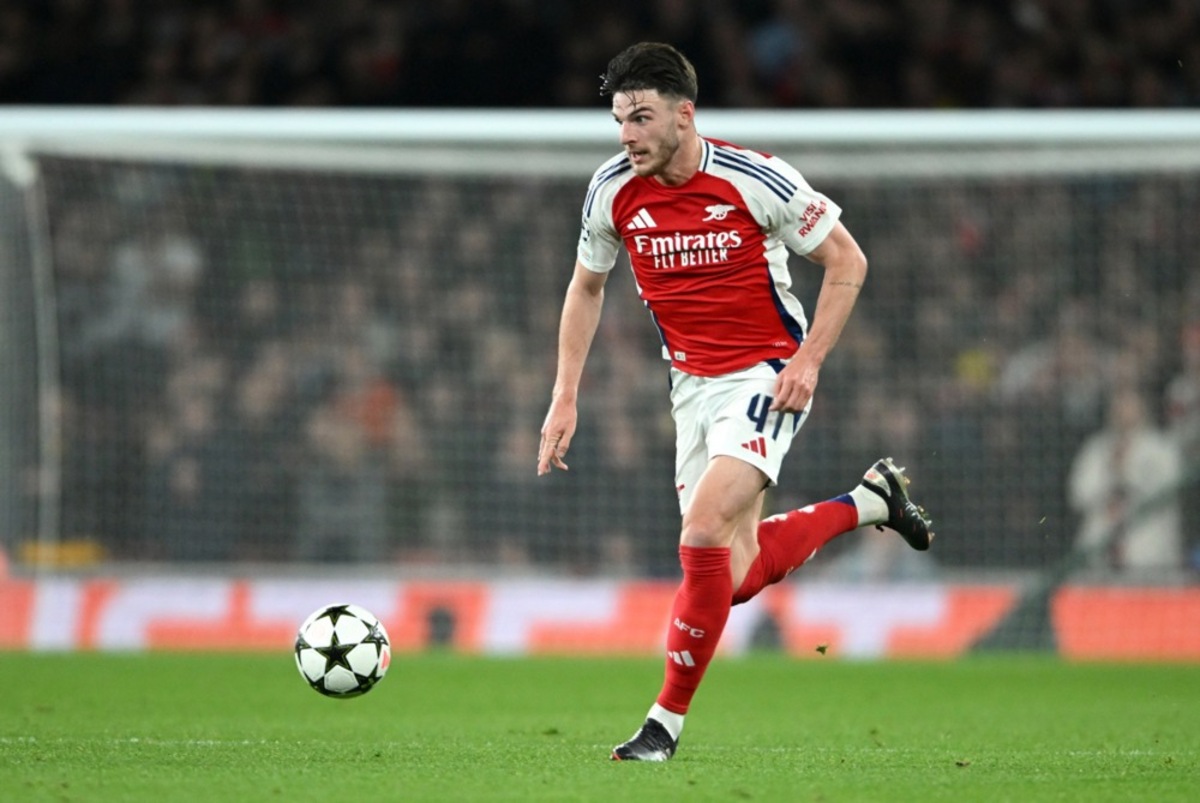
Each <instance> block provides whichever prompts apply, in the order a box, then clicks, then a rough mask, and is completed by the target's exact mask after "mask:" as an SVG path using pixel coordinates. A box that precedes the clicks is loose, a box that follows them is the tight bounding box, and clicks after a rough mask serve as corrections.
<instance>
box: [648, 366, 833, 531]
mask: <svg viewBox="0 0 1200 803" xmlns="http://www.w3.org/2000/svg"><path fill="white" fill-rule="evenodd" d="M777 365H778V366H779V368H782V364H777ZM777 375H778V371H777V370H776V368H775V366H773V365H771V364H768V363H759V364H758V365H754V366H751V367H750V368H746V369H745V370H742V371H736V372H734V373H732V374H724V375H722V376H716V377H704V376H693V375H691V374H687V373H684V372H683V371H680V370H679V369H677V368H672V369H671V415H672V417H673V418H674V419H675V490H676V492H677V493H678V494H679V511H680V513H686V512H687V510H688V507H689V506H690V505H691V501H692V493H693V492H694V491H695V488H696V484H697V483H698V482H699V481H700V476H701V475H702V474H703V473H704V470H705V469H706V468H707V467H708V463H709V461H710V460H712V459H713V458H714V457H716V456H717V455H728V456H729V457H736V458H737V459H739V460H742V461H745V462H747V463H749V464H750V465H752V466H754V467H755V468H757V469H759V470H760V471H762V473H763V474H765V475H766V477H767V482H768V484H770V485H775V484H776V483H777V482H778V480H779V467H780V466H781V465H782V464H783V458H784V455H786V454H787V453H788V449H789V448H791V445H792V438H793V437H795V435H796V433H797V432H799V431H800V427H801V425H803V424H804V420H805V419H806V418H808V412H809V410H811V409H812V401H811V400H809V403H808V406H807V407H805V408H804V410H803V411H802V412H800V413H781V412H777V411H776V412H772V411H771V409H770V408H771V402H772V401H774V395H773V394H774V393H775V377H776V376H777Z"/></svg>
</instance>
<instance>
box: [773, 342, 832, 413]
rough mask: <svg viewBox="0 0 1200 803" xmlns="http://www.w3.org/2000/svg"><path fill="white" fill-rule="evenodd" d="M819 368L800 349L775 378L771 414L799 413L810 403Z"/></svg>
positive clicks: (815, 387) (815, 386)
mask: <svg viewBox="0 0 1200 803" xmlns="http://www.w3.org/2000/svg"><path fill="white" fill-rule="evenodd" d="M820 372H821V367H820V366H819V365H818V364H817V363H815V362H813V361H812V360H809V359H807V358H806V356H805V354H804V349H803V348H801V349H800V350H799V351H798V352H797V353H796V356H795V357H793V358H792V361H791V362H789V363H788V364H787V365H785V366H784V367H783V370H782V371H780V372H779V376H777V377H776V378H775V400H774V401H773V402H771V410H772V412H776V411H779V412H784V413H799V412H802V411H803V410H804V408H805V407H807V406H808V403H809V402H810V401H812V397H813V393H815V392H816V390H817V377H818V375H819V374H820Z"/></svg>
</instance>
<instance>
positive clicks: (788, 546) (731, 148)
mask: <svg viewBox="0 0 1200 803" xmlns="http://www.w3.org/2000/svg"><path fill="white" fill-rule="evenodd" d="M601 90H602V92H603V93H604V94H606V95H611V97H612V113H613V117H614V119H615V120H616V122H617V125H618V127H619V131H620V140H621V145H622V147H623V148H624V150H623V152H622V153H621V154H619V155H618V156H616V157H614V158H612V159H610V160H609V161H608V162H606V163H605V164H604V165H603V166H601V167H600V169H599V170H597V171H596V173H595V175H594V176H593V177H592V180H591V183H590V185H589V186H588V191H587V196H586V198H585V200H584V205H583V228H582V231H581V232H580V235H579V245H578V250H577V259H576V263H575V271H574V274H573V277H572V279H571V282H570V285H569V287H568V289H567V293H566V299H565V301H564V303H563V310H562V319H561V323H560V330H559V340H558V369H557V370H558V374H557V378H556V380H555V384H554V390H553V394H552V398H551V402H550V409H549V411H548V412H547V414H546V419H545V422H544V424H543V425H542V432H541V445H540V447H539V453H538V468H537V470H538V474H539V475H542V474H546V473H549V472H550V471H551V470H552V468H558V469H562V470H566V468H567V465H566V463H565V462H564V458H565V457H566V454H567V451H568V450H569V449H570V446H571V439H572V436H573V435H574V434H575V429H576V424H577V419H578V412H577V405H576V398H577V396H578V391H579V383H580V378H581V376H582V374H583V368H584V363H585V361H586V360H587V355H588V351H589V350H590V347H591V343H592V338H593V335H594V334H595V332H596V327H597V325H598V323H599V320H600V311H601V306H602V304H603V299H604V283H605V279H606V277H607V276H608V272H609V271H610V270H611V269H612V267H613V265H614V263H615V261H616V257H617V253H618V249H619V248H620V247H621V246H622V245H624V247H625V249H626V250H627V251H628V252H629V257H630V262H631V264H632V268H633V272H634V275H635V277H636V280H637V287H638V292H639V294H640V296H641V298H642V300H643V301H644V302H645V304H646V306H647V307H648V308H649V309H650V313H651V315H652V316H653V318H654V322H655V324H656V325H657V327H658V330H659V334H660V336H661V338H662V342H663V351H664V356H665V357H666V358H667V359H669V360H670V375H671V394H670V395H671V404H672V413H673V415H674V418H675V424H676V458H675V486H676V489H677V491H678V494H679V508H680V512H681V513H682V517H683V522H682V530H681V533H680V539H679V543H680V546H679V559H680V563H681V564H682V567H683V580H682V582H681V584H680V586H679V590H678V591H677V592H676V596H675V600H674V603H673V605H672V610H671V617H670V624H669V626H668V628H667V644H666V651H667V658H666V663H665V677H664V679H663V685H662V689H661V691H660V692H659V694H658V697H657V699H656V700H655V702H654V704H653V705H651V707H650V710H649V712H648V714H647V716H646V719H645V722H644V723H643V724H642V726H641V727H640V728H639V729H638V731H637V732H636V733H635V734H634V735H633V737H631V738H630V739H629V741H627V742H625V743H623V744H620V745H618V746H617V747H615V748H614V749H613V752H612V758H613V759H614V760H622V761H624V760H633V761H665V760H667V759H669V758H670V757H671V756H672V755H674V753H675V749H676V747H677V745H678V743H679V735H680V732H681V731H682V730H683V723H684V716H685V715H686V714H687V712H688V706H689V705H690V704H691V701H692V697H693V695H694V694H695V692H696V689H697V687H698V686H699V685H700V681H701V679H702V678H703V676H704V671H705V669H706V668H707V667H708V664H709V661H711V660H712V657H713V653H714V652H715V651H716V648H717V642H718V641H719V640H720V638H721V632H722V630H723V629H724V627H725V622H726V619H727V618H728V617H729V611H730V607H731V606H732V605H735V604H738V603H741V602H745V601H746V600H748V599H750V598H752V597H753V596H754V595H755V594H757V593H758V592H759V591H761V590H762V589H763V588H764V587H766V586H768V585H770V584H772V583H777V582H779V581H780V580H782V579H783V578H784V577H785V576H787V574H788V573H789V572H791V571H792V570H793V569H795V568H796V567H797V566H799V565H801V564H802V563H804V562H805V561H807V560H808V559H809V558H810V557H812V555H813V554H814V553H815V552H816V551H817V550H818V549H819V548H820V547H821V546H823V545H824V544H826V543H827V542H828V541H830V540H831V539H832V538H834V537H836V536H838V535H840V534H842V533H844V532H848V531H850V530H853V529H855V528H857V527H859V526H861V525H867V524H875V525H887V526H888V527H891V528H892V529H894V530H895V531H897V532H898V533H899V534H900V535H901V536H903V538H904V539H905V541H907V542H908V544H909V545H910V546H912V547H913V548H914V549H920V550H924V549H928V548H929V544H930V540H931V539H932V538H933V534H932V533H931V532H930V529H929V528H930V522H929V520H928V519H927V518H926V517H925V515H924V511H923V510H921V509H920V508H918V507H917V506H916V505H914V504H913V503H912V501H911V500H910V499H909V497H908V492H907V490H906V487H905V486H906V485H907V478H905V477H904V475H903V471H904V469H902V468H898V467H897V466H896V465H895V464H894V463H893V462H892V460H891V458H884V459H882V460H879V461H878V462H876V463H875V465H874V466H872V467H871V468H870V469H869V470H868V471H867V472H866V475H865V476H864V477H863V480H862V482H861V483H859V484H858V485H857V486H856V487H855V488H854V490H852V491H850V492H849V493H847V494H843V495H842V496H839V497H837V498H835V499H831V500H828V501H825V502H821V503H819V504H815V505H810V506H808V507H805V508H803V509H800V510H793V511H791V512H788V513H785V514H782V515H778V516H773V517H771V518H768V519H766V520H764V521H760V520H759V519H760V516H761V511H762V505H763V496H764V492H765V490H766V489H767V488H768V487H769V486H772V485H774V484H775V483H776V481H777V480H778V477H779V468H780V464H781V462H782V460H783V457H784V455H785V454H786V453H787V451H788V447H789V446H790V445H791V442H792V438H793V437H794V436H795V434H796V431H797V430H798V429H799V428H800V426H801V424H803V423H804V419H805V417H806V416H807V415H808V411H809V409H810V408H811V405H812V398H813V391H814V390H815V389H816V386H817V377H818V374H819V372H820V370H821V364H822V363H823V362H824V361H825V358H826V357H827V356H828V354H829V352H830V349H832V348H833V346H834V344H835V343H836V342H837V340H838V336H839V334H840V333H841V331H842V328H843V326H844V325H845V323H846V320H847V318H848V317H849V316H850V312H851V310H852V309H853V307H854V303H855V301H856V299H857V298H858V293H859V290H860V289H861V288H862V283H863V279H864V278H865V276H866V273H867V260H866V257H865V256H864V255H863V253H862V251H861V250H860V249H859V247H858V244H857V243H856V242H855V240H854V238H853V237H852V236H851V235H850V232H849V231H847V229H846V227H845V226H844V225H843V224H842V223H841V222H840V221H839V217H840V215H841V209H840V208H839V207H838V206H837V205H836V204H835V203H834V202H833V201H831V200H830V199H828V198H826V197H825V196H824V195H821V194H820V193H818V192H815V191H814V190H813V189H812V188H811V187H809V185H808V183H807V182H805V180H804V178H803V177H801V175H800V174H799V173H798V172H797V171H796V170H795V169H793V168H792V167H791V166H790V165H788V164H787V163H785V162H784V161H783V160H781V159H778V158H776V157H773V156H769V155H766V154H763V153H757V152H755V151H750V150H746V149H744V148H741V147H738V146H736V145H731V144H729V143H726V142H720V141H717V140H712V139H706V138H704V137H702V136H700V134H699V133H698V132H697V130H696V124H695V115H696V105H695V102H696V90H697V87H696V72H695V69H694V68H693V67H692V65H691V63H690V62H689V61H688V60H687V59H686V58H685V57H684V56H683V55H682V54H681V53H680V52H679V51H677V50H676V49H675V48H673V47H671V46H670V45H666V44H661V43H654V42H644V43H641V44H636V45H633V46H632V47H629V48H628V49H626V50H624V51H623V52H621V53H620V54H619V55H617V56H616V57H615V58H613V60H612V61H611V62H609V64H608V69H607V71H606V73H605V75H604V76H603V84H602V87H601ZM787 249H790V250H791V251H794V252H795V253H797V254H799V255H801V256H804V257H806V258H807V259H809V260H810V261H812V262H814V263H816V264H817V265H819V266H821V268H823V270H824V277H823V280H822V284H821V289H820V293H819V295H818V298H817V305H816V310H815V313H814V316H813V323H812V326H811V328H810V327H809V326H808V323H807V320H806V317H805V314H804V310H803V309H802V308H801V305H800V303H799V302H798V301H797V300H796V298H795V297H794V296H793V295H792V294H791V293H790V292H789V287H790V286H791V278H790V275H789V273H788V266H787V259H788V256H787Z"/></svg>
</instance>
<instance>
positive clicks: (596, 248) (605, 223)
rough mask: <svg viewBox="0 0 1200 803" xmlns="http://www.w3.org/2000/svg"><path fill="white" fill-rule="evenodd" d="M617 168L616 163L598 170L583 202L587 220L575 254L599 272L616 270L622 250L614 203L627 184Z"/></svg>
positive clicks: (584, 214)
mask: <svg viewBox="0 0 1200 803" xmlns="http://www.w3.org/2000/svg"><path fill="white" fill-rule="evenodd" d="M622 158H623V157H622ZM615 168H616V169H614V163H613V162H609V163H608V164H606V165H605V166H604V167H601V168H600V169H599V170H597V171H596V174H595V175H594V176H592V181H591V183H590V184H589V185H588V193H587V198H586V199H585V200H584V202H583V216H582V217H583V219H582V221H581V223H580V227H579V244H578V245H577V246H576V249H575V253H576V256H577V258H578V259H579V263H580V264H581V265H583V266H584V267H585V268H587V269H588V270H590V271H593V272H595V273H608V272H609V271H610V270H612V268H613V265H615V264H616V263H617V254H618V253H619V251H620V250H621V235H620V233H619V232H618V231H617V226H616V224H615V223H614V222H613V217H612V202H613V198H614V197H615V196H616V193H617V189H618V188H619V186H620V185H621V184H622V183H623V182H621V181H620V180H617V179H616V177H617V176H618V175H620V172H621V171H620V164H619V163H618V164H617V165H616V166H615Z"/></svg>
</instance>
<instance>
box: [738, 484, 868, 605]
mask: <svg viewBox="0 0 1200 803" xmlns="http://www.w3.org/2000/svg"><path fill="white" fill-rule="evenodd" d="M856 527H858V508H856V507H855V506H854V502H853V501H852V500H851V499H850V497H849V496H848V495H846V496H839V497H837V498H835V499H830V500H829V501H826V502H820V503H818V504H815V505H809V506H808V507H805V508H801V509H800V510H793V511H791V512H789V513H784V514H783V515H780V516H772V517H771V518H769V519H765V520H763V521H761V522H759V524H758V557H757V558H755V559H754V563H752V564H750V569H749V570H748V571H747V572H746V579H744V580H743V581H742V584H741V585H740V586H738V589H737V591H736V592H735V593H734V595H733V604H734V605H738V604H740V603H743V602H745V601H746V600H748V599H751V598H753V597H754V595H755V594H757V593H758V592H759V591H762V590H763V589H764V588H766V587H767V586H769V585H772V584H773V583H778V582H779V581H780V580H782V579H783V578H785V577H787V576H788V573H789V572H791V571H792V570H793V569H795V568H797V567H798V566H800V565H801V564H803V563H805V562H806V561H807V560H808V559H809V558H811V557H812V556H813V555H815V554H816V552H817V550H818V549H820V548H821V547H823V546H825V545H826V544H827V543H829V542H830V541H832V540H833V539H834V538H836V537H838V536H839V535H841V534H842V533H845V532H849V531H850V530H853V529H855V528H856Z"/></svg>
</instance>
